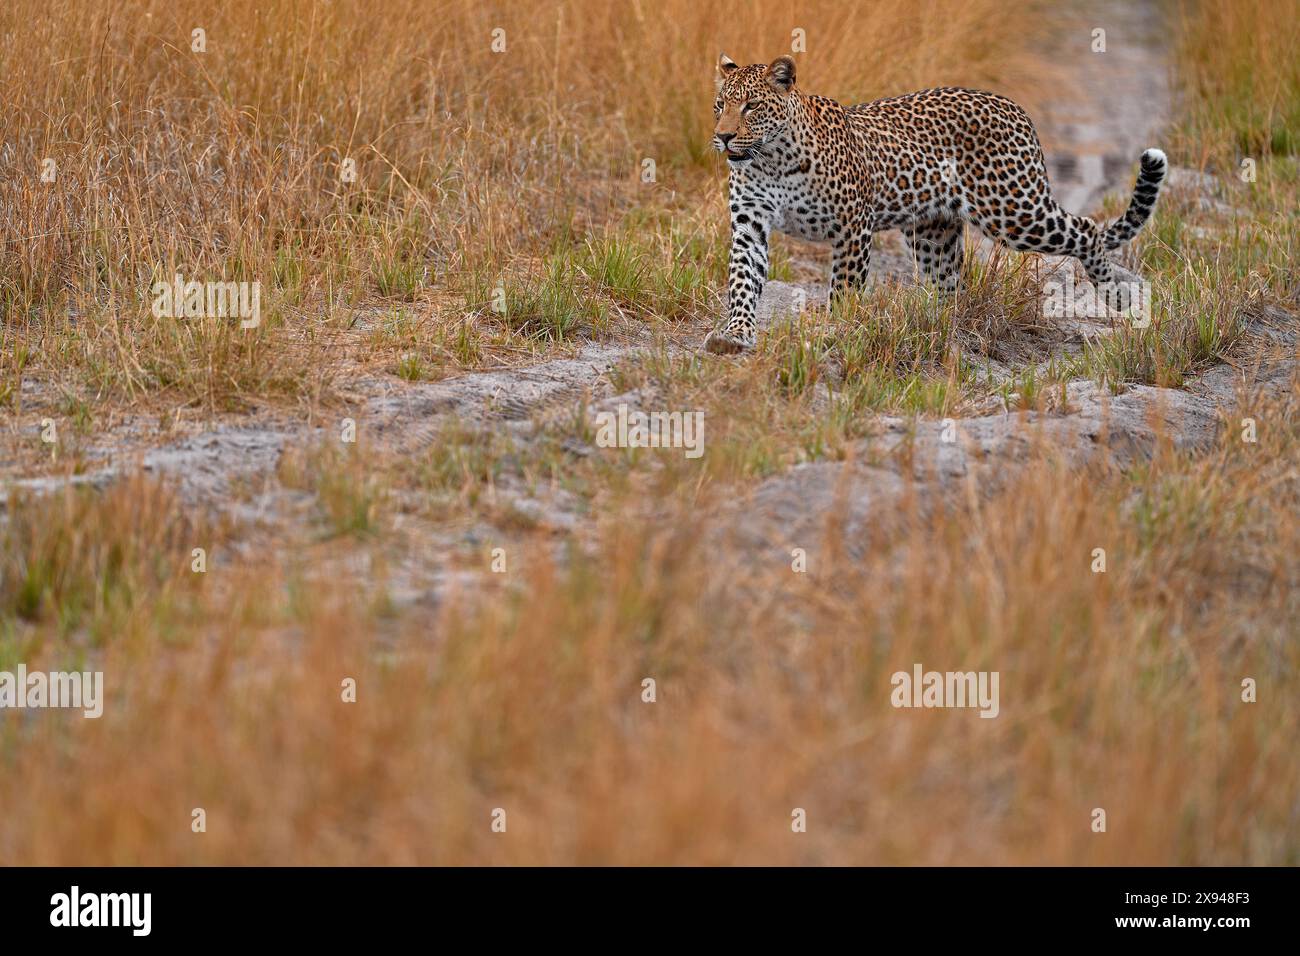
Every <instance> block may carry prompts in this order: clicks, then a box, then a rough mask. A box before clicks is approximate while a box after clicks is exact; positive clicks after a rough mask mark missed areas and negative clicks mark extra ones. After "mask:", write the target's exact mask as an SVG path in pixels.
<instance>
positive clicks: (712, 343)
mask: <svg viewBox="0 0 1300 956" xmlns="http://www.w3.org/2000/svg"><path fill="white" fill-rule="evenodd" d="M770 234H771V226H770V225H769V223H768V220H767V215H766V214H765V213H764V211H763V209H761V208H760V207H759V205H758V203H756V202H745V201H744V200H738V201H733V202H732V204H731V259H730V261H729V263H728V266H727V324H726V325H725V326H723V327H722V328H721V329H717V330H715V331H714V332H713V333H712V334H711V335H710V336H709V337H708V338H707V339H705V340H704V347H705V348H706V349H708V350H709V351H710V352H719V353H727V352H740V351H742V350H744V349H748V348H753V347H754V341H755V338H756V335H755V333H756V329H757V326H756V325H755V321H754V316H755V311H756V310H757V308H758V298H759V296H761V295H762V294H763V285H764V283H766V282H767V241H768V237H769V235H770Z"/></svg>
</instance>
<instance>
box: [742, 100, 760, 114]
mask: <svg viewBox="0 0 1300 956" xmlns="http://www.w3.org/2000/svg"><path fill="white" fill-rule="evenodd" d="M757 108H758V104H757V103H746V104H745V105H744V106H743V107H742V108H741V110H740V112H741V113H744V114H746V115H747V114H749V113H751V112H752V111H753V110H755V109H757Z"/></svg>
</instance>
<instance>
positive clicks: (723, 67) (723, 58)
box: [714, 53, 740, 90]
mask: <svg viewBox="0 0 1300 956" xmlns="http://www.w3.org/2000/svg"><path fill="white" fill-rule="evenodd" d="M738 69H740V67H739V66H738V65H737V64H736V63H735V61H734V60H732V59H731V57H729V56H727V54H725V53H719V54H718V75H717V76H716V77H715V78H714V85H715V86H716V87H717V88H718V89H719V90H720V89H722V81H723V80H725V79H726V78H727V77H728V76H730V75H731V73H732V71H733V70H738Z"/></svg>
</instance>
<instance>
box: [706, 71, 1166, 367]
mask: <svg viewBox="0 0 1300 956" xmlns="http://www.w3.org/2000/svg"><path fill="white" fill-rule="evenodd" d="M717 86H718V96H717V102H716V103H715V104H714V114H715V117H716V121H717V122H716V127H715V129H714V137H713V144H714V147H715V148H716V149H717V150H719V151H720V152H723V153H724V154H725V155H726V157H727V165H728V167H729V183H728V192H729V202H730V207H731V260H730V267H729V270H728V279H727V300H728V313H729V314H728V316H727V322H726V324H725V325H724V327H723V328H721V329H719V330H717V331H715V332H714V333H713V334H712V335H710V336H709V338H708V340H707V341H706V343H705V346H706V347H707V348H708V349H709V350H710V351H714V352H735V351H739V350H741V349H744V348H748V347H750V346H752V345H753V344H754V338H755V325H754V310H755V305H756V304H757V302H758V297H759V295H760V294H761V293H762V291H763V284H764V282H765V281H766V279H767V271H768V240H769V238H770V236H771V233H772V231H773V230H777V231H780V232H784V233H787V234H788V235H793V236H798V237H799V238H801V239H810V240H813V241H819V242H828V243H830V244H831V247H832V266H831V294H832V296H835V295H841V294H843V293H845V292H847V291H850V290H852V289H855V288H858V287H860V286H862V285H863V283H864V282H865V280H866V276H867V268H868V265H869V264H870V259H871V237H872V235H873V234H874V233H876V232H880V231H881V230H885V229H900V230H902V232H903V235H904V236H905V237H906V239H907V242H908V245H909V247H910V248H911V250H912V252H913V254H914V255H915V257H916V260H917V263H918V265H919V267H920V269H921V272H922V274H923V275H924V276H925V277H926V278H927V279H928V280H930V281H931V282H933V283H935V284H936V285H937V286H938V287H939V288H941V289H945V290H952V289H955V288H957V284H958V281H959V279H960V276H961V267H962V232H963V228H964V225H965V223H968V222H969V223H971V224H972V225H974V226H975V227H976V228H978V229H979V230H980V231H981V232H983V233H984V234H985V235H986V236H989V237H990V238H992V239H995V240H998V241H1000V242H1003V243H1006V244H1007V245H1009V246H1011V247H1012V248H1013V249H1019V250H1022V251H1025V252H1041V253H1049V254H1055V255H1068V256H1074V257H1075V258H1077V259H1078V260H1079V261H1080V262H1081V263H1082V264H1083V268H1084V270H1085V271H1086V272H1087V274H1088V277H1089V278H1090V279H1091V280H1092V281H1093V282H1094V283H1095V284H1096V285H1097V286H1098V287H1099V288H1100V289H1101V290H1102V292H1103V293H1104V294H1105V296H1106V298H1107V301H1108V302H1109V303H1110V304H1111V305H1112V306H1114V307H1116V308H1119V309H1123V308H1126V307H1127V305H1128V297H1129V292H1128V287H1127V284H1126V283H1123V282H1118V281H1116V279H1117V278H1118V277H1117V275H1116V267H1115V266H1114V264H1113V263H1112V262H1111V261H1110V259H1109V258H1107V256H1106V252H1107V251H1108V250H1112V249H1115V248H1117V247H1118V246H1119V245H1120V244H1121V243H1124V242H1127V241H1128V240H1129V239H1132V238H1133V236H1134V235H1135V234H1136V233H1137V231H1138V230H1139V229H1140V228H1142V225H1143V223H1145V222H1146V220H1147V218H1148V217H1149V216H1150V215H1151V210H1152V209H1153V208H1154V206H1155V202H1156V195H1157V193H1158V192H1159V189H1160V184H1161V182H1163V180H1164V177H1165V171H1166V160H1165V154H1164V153H1162V152H1161V151H1160V150H1158V149H1148V150H1147V151H1146V152H1145V153H1143V154H1142V162H1141V171H1140V173H1139V175H1138V180H1137V187H1136V189H1135V190H1134V193H1133V199H1132V201H1131V202H1130V204H1129V207H1128V210H1127V211H1126V212H1125V213H1124V215H1123V216H1122V217H1121V218H1120V219H1118V220H1116V221H1115V222H1113V223H1111V224H1110V225H1102V224H1100V223H1097V222H1094V221H1093V220H1092V219H1088V218H1086V217H1084V216H1076V215H1074V214H1072V213H1069V212H1066V211H1065V210H1064V209H1062V208H1061V207H1060V206H1058V205H1057V204H1056V201H1055V200H1054V199H1053V198H1052V190H1051V185H1050V184H1049V183H1048V181H1047V169H1046V166H1045V165H1044V162H1043V149H1042V146H1041V145H1040V144H1039V142H1038V134H1037V133H1036V132H1035V130H1034V125H1033V122H1032V121H1031V120H1030V119H1029V117H1028V116H1027V115H1026V114H1025V111H1024V110H1022V109H1021V108H1020V107H1019V106H1017V105H1016V104H1015V103H1013V102H1011V100H1009V99H1007V98H1006V97H1003V96H998V95H996V94H993V93H984V92H980V91H979V90H967V89H958V88H944V89H934V90H922V91H921V92H919V93H909V94H907V95H906V96H896V97H893V98H891V99H885V100H877V101H876V102H874V103H863V104H859V105H856V106H841V105H840V104H839V103H837V102H835V101H834V100H831V99H827V98H826V97H823V96H812V95H809V94H805V93H803V92H801V91H799V90H797V89H795V64H794V60H792V59H791V58H790V57H788V56H783V57H780V58H779V59H777V60H775V61H773V62H772V63H771V64H762V63H759V64H754V65H752V66H745V67H742V66H739V65H737V64H735V63H733V62H732V61H731V60H729V59H727V57H726V56H725V55H724V56H723V57H722V58H721V59H720V60H719V62H718V82H717Z"/></svg>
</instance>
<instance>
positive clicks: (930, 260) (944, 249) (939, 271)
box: [903, 219, 965, 292]
mask: <svg viewBox="0 0 1300 956" xmlns="http://www.w3.org/2000/svg"><path fill="white" fill-rule="evenodd" d="M964 226H965V223H964V222H962V220H960V219H936V220H933V221H931V222H922V223H917V224H915V225H912V226H907V227H905V228H904V229H903V235H904V237H905V238H906V239H907V245H908V248H909V249H911V251H912V258H913V260H914V261H915V263H916V265H917V266H918V268H919V269H920V270H921V274H922V275H923V276H925V278H926V279H928V280H929V281H930V282H933V283H934V284H935V285H936V286H937V287H938V288H939V289H940V290H941V291H944V292H955V291H956V290H957V286H958V284H959V282H960V281H961V266H962V257H963V255H964V252H965V250H964V247H963V242H962V239H963V227H964Z"/></svg>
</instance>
